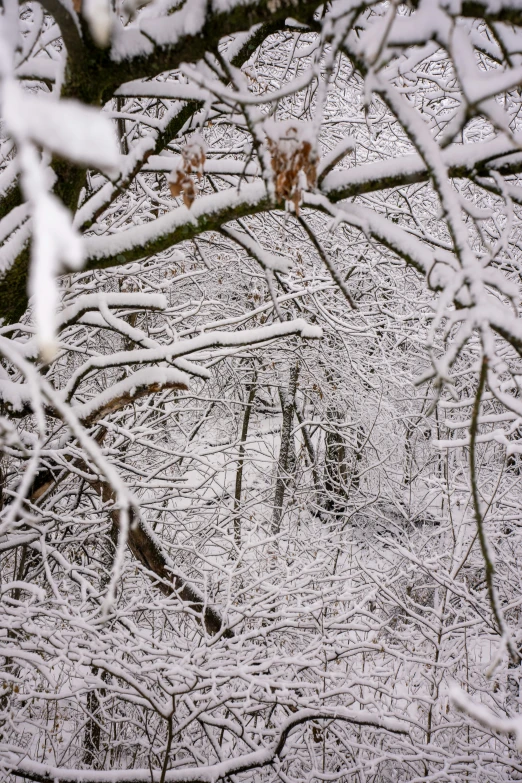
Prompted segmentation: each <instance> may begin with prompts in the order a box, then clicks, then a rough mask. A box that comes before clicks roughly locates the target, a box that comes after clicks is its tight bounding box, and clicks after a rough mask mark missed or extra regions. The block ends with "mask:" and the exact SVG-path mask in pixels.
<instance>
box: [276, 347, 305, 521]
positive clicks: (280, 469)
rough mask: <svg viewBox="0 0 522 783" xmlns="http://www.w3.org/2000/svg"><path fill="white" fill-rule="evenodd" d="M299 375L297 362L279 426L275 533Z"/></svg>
mask: <svg viewBox="0 0 522 783" xmlns="http://www.w3.org/2000/svg"><path fill="white" fill-rule="evenodd" d="M298 376H299V362H296V363H295V365H294V366H293V367H292V369H291V370H290V378H289V381H288V392H287V394H286V397H285V400H284V405H283V423H282V426H281V446H280V449H279V460H278V463H277V479H276V488H275V494H274V512H273V516H272V532H273V533H274V534H275V535H277V534H278V533H279V531H280V530H281V518H282V516H283V504H284V500H285V494H286V488H287V486H288V479H289V466H290V457H291V454H292V448H291V447H292V422H293V419H294V411H295V395H296V391H297V378H298Z"/></svg>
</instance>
